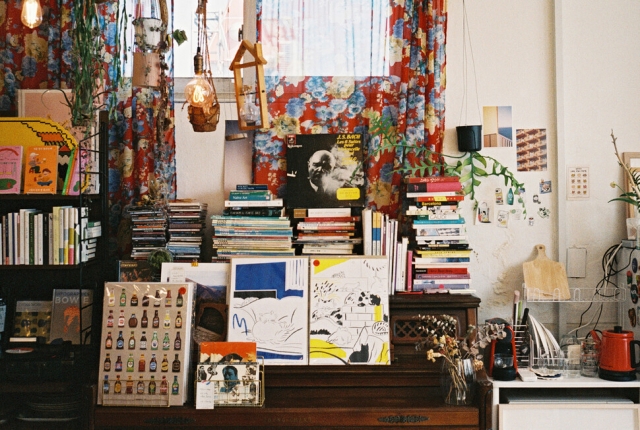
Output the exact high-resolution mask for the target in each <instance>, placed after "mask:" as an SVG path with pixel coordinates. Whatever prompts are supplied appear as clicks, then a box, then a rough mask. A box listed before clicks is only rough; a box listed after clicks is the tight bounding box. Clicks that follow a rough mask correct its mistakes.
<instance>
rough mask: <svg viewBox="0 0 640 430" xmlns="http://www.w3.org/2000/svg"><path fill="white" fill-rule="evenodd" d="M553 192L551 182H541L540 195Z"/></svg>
mask: <svg viewBox="0 0 640 430" xmlns="http://www.w3.org/2000/svg"><path fill="white" fill-rule="evenodd" d="M550 192H551V181H545V180H542V181H540V194H547V193H550Z"/></svg>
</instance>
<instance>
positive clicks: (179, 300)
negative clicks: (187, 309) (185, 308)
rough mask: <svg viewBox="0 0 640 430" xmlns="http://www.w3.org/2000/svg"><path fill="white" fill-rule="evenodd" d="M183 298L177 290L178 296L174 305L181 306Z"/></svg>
mask: <svg viewBox="0 0 640 430" xmlns="http://www.w3.org/2000/svg"><path fill="white" fill-rule="evenodd" d="M183 300H184V299H183V298H182V292H181V291H180V290H178V298H177V299H176V306H177V307H179V308H181V307H182V302H183Z"/></svg>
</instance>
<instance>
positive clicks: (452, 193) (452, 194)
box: [407, 191, 458, 198]
mask: <svg viewBox="0 0 640 430" xmlns="http://www.w3.org/2000/svg"><path fill="white" fill-rule="evenodd" d="M457 195H458V193H457V192H456V191H433V192H429V191H425V192H420V193H407V197H408V198H416V197H455V196H457Z"/></svg>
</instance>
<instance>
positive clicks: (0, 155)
mask: <svg viewBox="0 0 640 430" xmlns="http://www.w3.org/2000/svg"><path fill="white" fill-rule="evenodd" d="M21 185H22V146H17V145H16V146H0V194H20V188H21Z"/></svg>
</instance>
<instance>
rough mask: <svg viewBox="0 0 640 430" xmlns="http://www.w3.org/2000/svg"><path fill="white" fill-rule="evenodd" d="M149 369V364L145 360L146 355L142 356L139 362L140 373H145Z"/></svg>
mask: <svg viewBox="0 0 640 430" xmlns="http://www.w3.org/2000/svg"><path fill="white" fill-rule="evenodd" d="M146 367H147V362H146V361H145V359H144V354H140V360H138V372H144V371H145V368H146Z"/></svg>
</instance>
